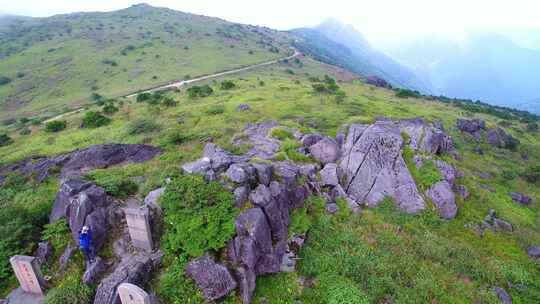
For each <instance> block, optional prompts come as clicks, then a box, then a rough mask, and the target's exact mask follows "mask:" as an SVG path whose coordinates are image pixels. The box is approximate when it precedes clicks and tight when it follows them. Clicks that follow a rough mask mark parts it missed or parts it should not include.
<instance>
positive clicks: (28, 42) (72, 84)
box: [0, 5, 289, 123]
mask: <svg viewBox="0 0 540 304" xmlns="http://www.w3.org/2000/svg"><path fill="white" fill-rule="evenodd" d="M287 41H288V40H287V37H286V35H284V34H282V33H279V32H276V31H273V30H269V29H266V28H260V27H254V26H247V25H239V24H234V23H229V22H226V21H223V20H220V19H217V18H210V17H204V16H198V15H192V14H187V13H182V12H178V11H173V10H169V9H165V8H154V7H151V6H148V5H136V6H132V7H130V8H127V9H124V10H120V11H115V12H110V13H77V14H69V15H58V16H53V17H49V18H19V17H4V18H3V19H0V120H5V119H7V118H13V117H14V116H16V117H17V118H20V117H23V116H26V117H28V116H33V115H36V114H38V113H39V114H40V115H52V114H55V113H58V112H60V111H65V110H67V108H73V107H77V106H78V105H81V104H84V103H87V102H88V100H89V98H90V97H91V96H92V94H94V93H96V94H100V95H104V96H107V97H112V96H119V95H122V94H127V93H130V92H133V91H137V90H141V89H144V88H148V87H152V86H156V85H158V84H164V83H167V82H169V81H172V80H179V79H185V78H190V77H194V76H198V75H205V74H210V73H213V72H218V71H223V70H228V69H231V68H236V67H242V66H245V65H248V64H253V63H258V62H262V61H265V60H270V59H273V58H278V57H284V56H285V53H286V52H288V51H289V50H288V48H287V47H286V45H285V43H286V42H287ZM6 123H7V122H6Z"/></svg>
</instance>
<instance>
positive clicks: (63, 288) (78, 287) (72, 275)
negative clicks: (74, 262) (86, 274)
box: [45, 271, 94, 304]
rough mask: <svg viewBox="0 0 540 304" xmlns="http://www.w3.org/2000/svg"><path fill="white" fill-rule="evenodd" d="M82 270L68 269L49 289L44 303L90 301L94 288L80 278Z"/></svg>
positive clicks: (65, 303)
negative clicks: (62, 277) (57, 282)
mask: <svg viewBox="0 0 540 304" xmlns="http://www.w3.org/2000/svg"><path fill="white" fill-rule="evenodd" d="M81 277H82V271H70V272H68V273H67V275H66V277H65V278H64V279H63V280H62V281H60V282H59V284H58V285H57V286H56V287H55V288H53V289H51V290H49V292H48V293H47V296H46V297H45V304H87V303H91V302H92V298H93V296H94V290H93V288H92V287H90V286H88V285H86V284H84V283H83V282H82V280H81Z"/></svg>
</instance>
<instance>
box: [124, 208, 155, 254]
mask: <svg viewBox="0 0 540 304" xmlns="http://www.w3.org/2000/svg"><path fill="white" fill-rule="evenodd" d="M124 212H125V214H126V220H127V225H128V228H129V235H130V237H131V243H132V244H133V246H134V247H136V248H140V249H144V250H148V251H151V250H152V249H153V247H154V246H153V244H152V232H151V230H150V221H149V218H150V216H149V212H148V208H146V207H143V208H126V209H124Z"/></svg>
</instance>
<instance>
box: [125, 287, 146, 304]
mask: <svg viewBox="0 0 540 304" xmlns="http://www.w3.org/2000/svg"><path fill="white" fill-rule="evenodd" d="M118 295H119V296H120V301H121V302H122V304H150V303H151V301H150V296H149V295H148V293H146V291H144V290H143V289H142V288H140V287H139V286H137V285H133V284H130V283H122V284H120V285H119V286H118Z"/></svg>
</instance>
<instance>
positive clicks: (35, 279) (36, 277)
mask: <svg viewBox="0 0 540 304" xmlns="http://www.w3.org/2000/svg"><path fill="white" fill-rule="evenodd" d="M9 262H10V263H11V267H13V271H14V272H15V275H16V276H17V280H18V281H19V284H20V285H21V289H22V290H23V291H25V292H27V293H31V294H38V295H42V294H43V289H44V286H45V284H44V280H43V275H42V274H41V270H40V269H39V262H38V260H37V258H35V257H31V256H26V255H16V256H13V257H11V259H9Z"/></svg>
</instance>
